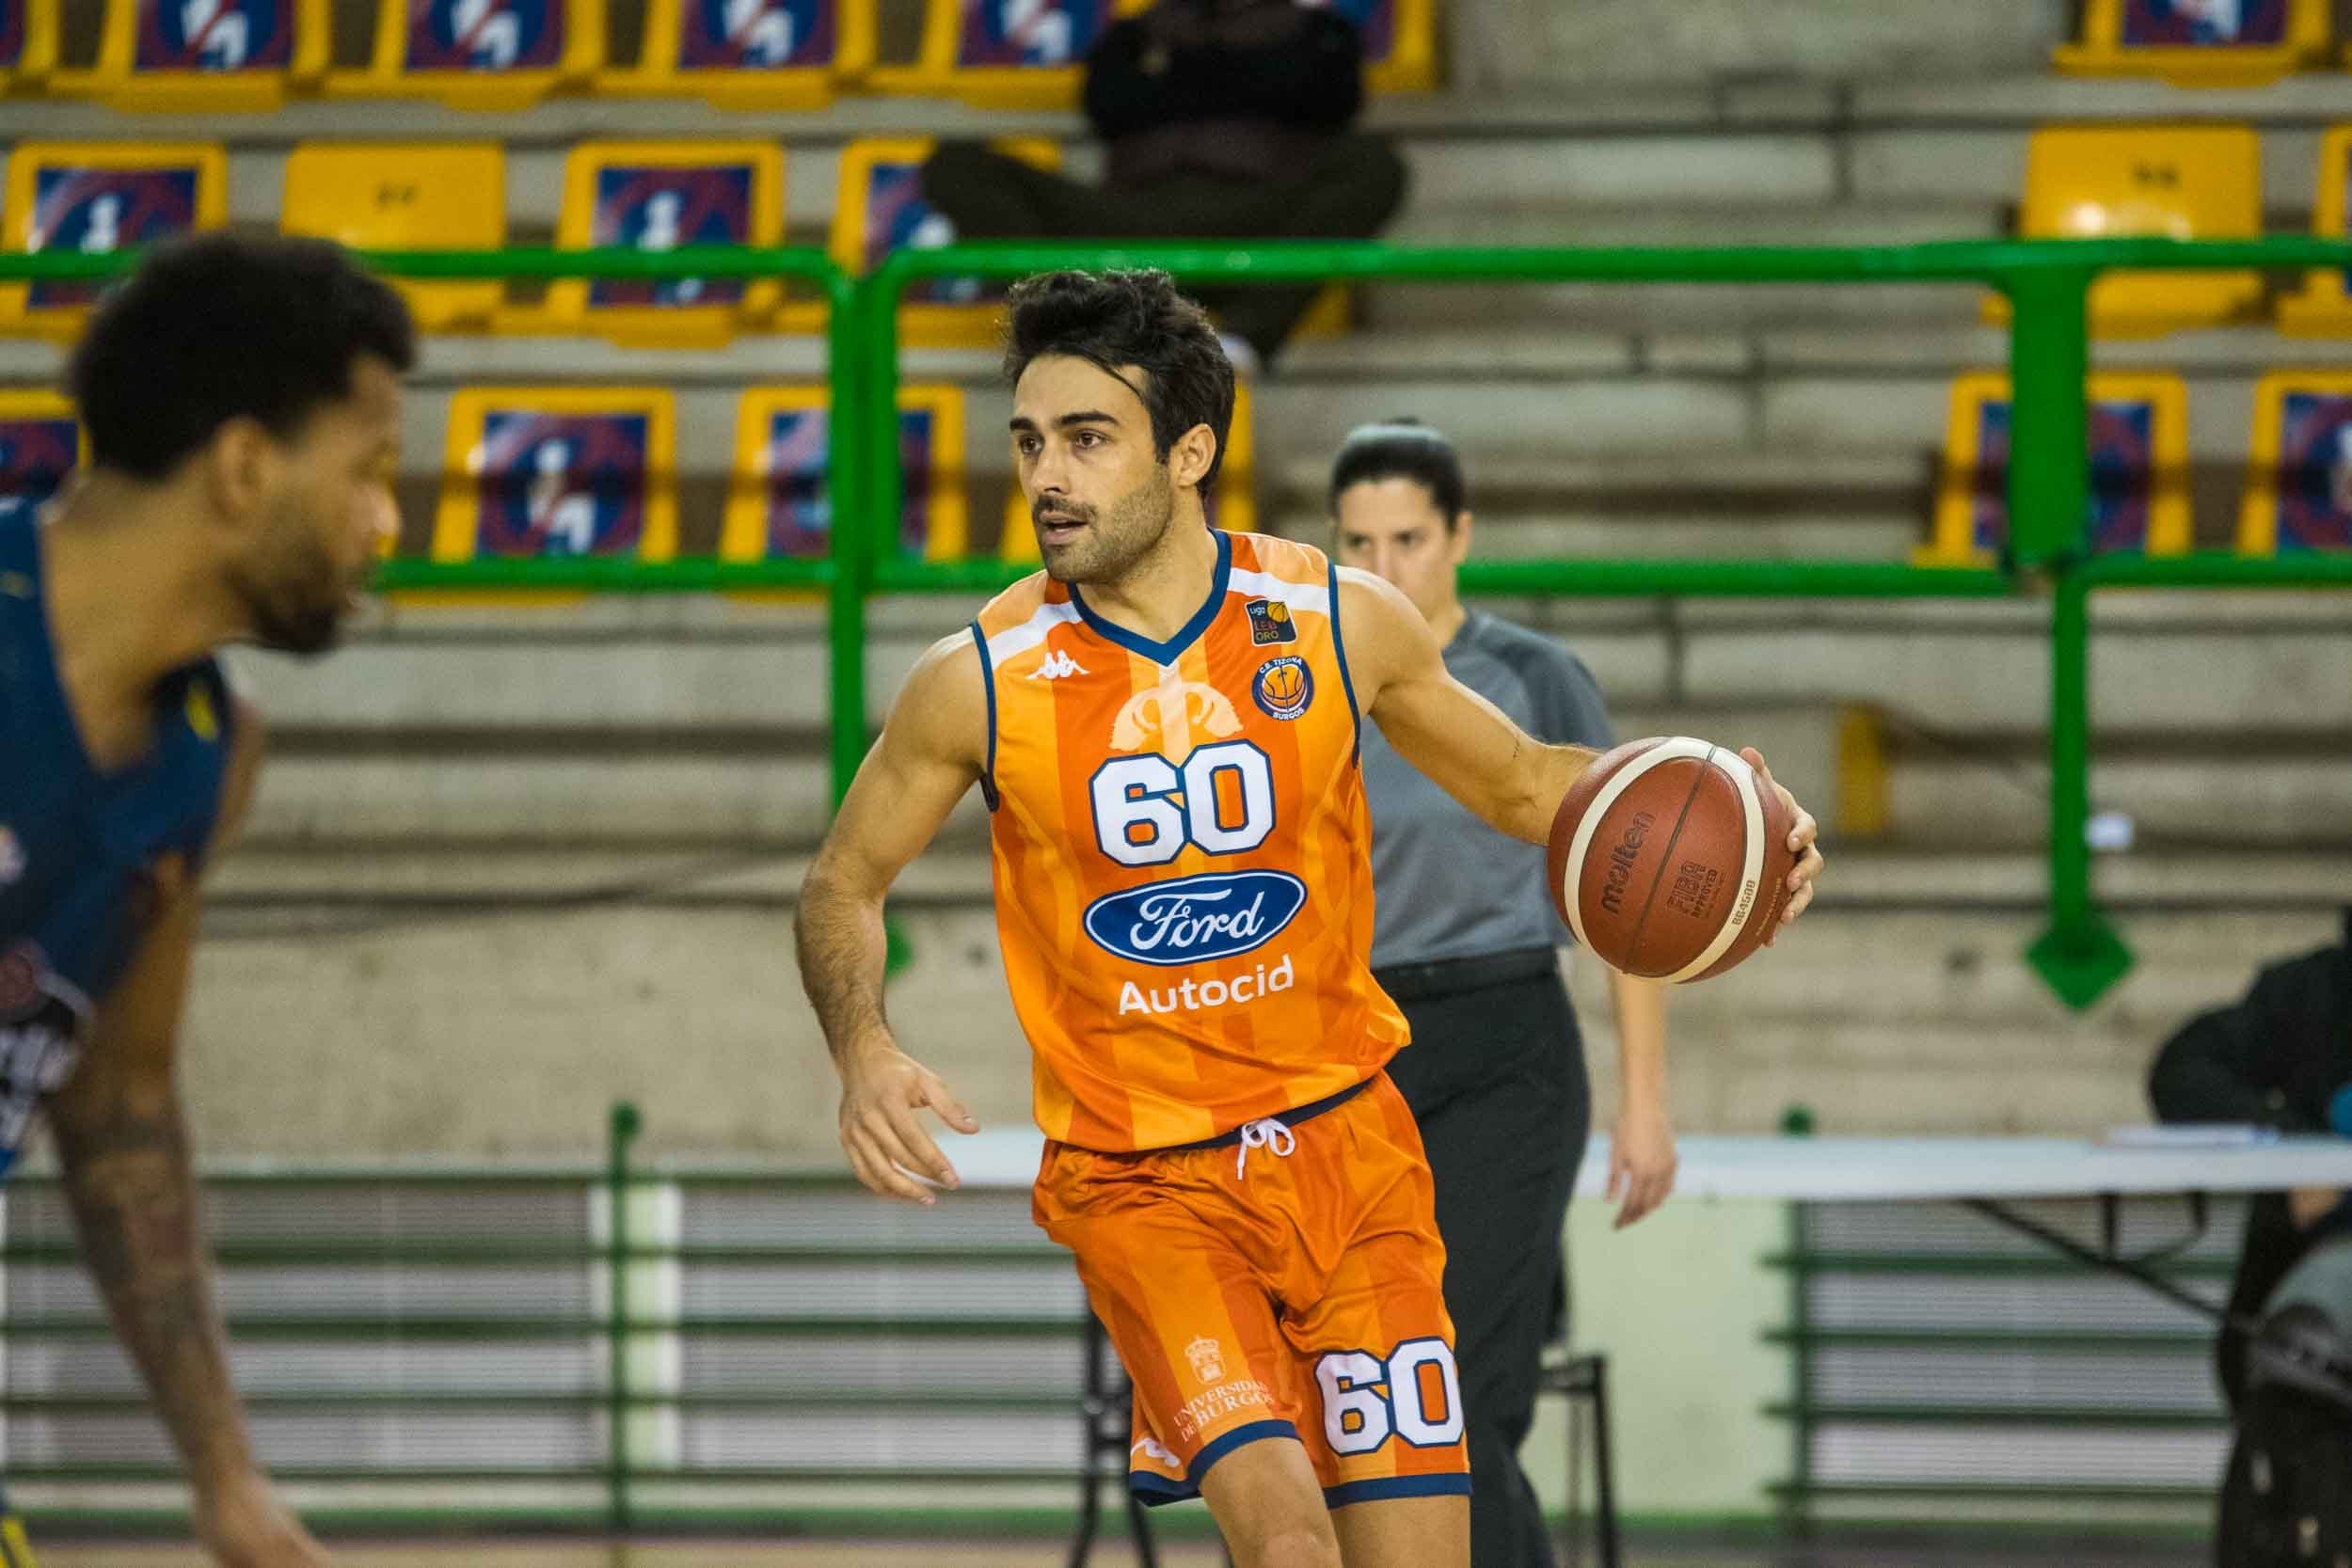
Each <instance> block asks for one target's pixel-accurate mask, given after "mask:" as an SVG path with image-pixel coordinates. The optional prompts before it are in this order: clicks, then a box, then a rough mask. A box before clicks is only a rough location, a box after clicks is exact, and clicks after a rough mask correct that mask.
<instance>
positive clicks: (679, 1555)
mask: <svg viewBox="0 0 2352 1568" xmlns="http://www.w3.org/2000/svg"><path fill="white" fill-rule="evenodd" d="M35 1546H36V1548H37V1550H38V1551H39V1552H40V1565H41V1568H209V1565H208V1563H207V1562H206V1560H205V1559H204V1558H203V1557H202V1556H201V1555H200V1554H199V1553H197V1552H196V1551H194V1550H193V1549H189V1548H183V1547H167V1546H154V1545H123V1544H105V1543H88V1544H72V1545H68V1544H63V1543H57V1544H43V1543H40V1542H36V1543H35ZM2210 1560H2211V1559H2210V1555H2209V1553H2208V1552H2207V1550H2206V1549H2205V1548H2204V1547H2203V1546H2202V1545H2201V1544H2198V1543H2196V1542H2190V1541H2184V1542H2179V1543H2177V1544H2165V1545H2160V1546H2151V1545H2149V1544H2145V1543H2136V1544H2131V1545H2129V1546H2122V1545H2086V1544H2082V1543H2079V1542H2073V1543H2052V1544H2026V1543H2019V1544H2010V1545H2001V1546H1985V1545H1981V1544H1979V1545H1973V1546H1970V1547H1967V1548H1964V1549H1963V1548H1945V1547H1936V1546H1924V1545H1920V1544H1867V1543H1852V1544H1835V1545H1815V1546H1809V1547H1786V1546H1746V1547H1706V1546H1694V1545H1675V1546H1666V1545H1660V1546H1644V1545H1642V1544H1638V1543H1637V1544H1629V1548H1628V1550H1627V1553H1626V1568H2202V1565H2203V1564H2204V1563H2206V1562H2208V1561H2210ZM334 1561H335V1568H459V1565H460V1564H463V1565H464V1568H1061V1564H1062V1562H1063V1548H1062V1547H1060V1546H1059V1545H1057V1544H1055V1543H1052V1542H1046V1541H1040V1542H1037V1543H1034V1544H1015V1543H1001V1542H999V1543H991V1544H986V1545H976V1546H961V1547H959V1546H951V1545H945V1544H941V1543H939V1542H935V1541H922V1542H896V1543H894V1542H876V1541H867V1542H859V1543H856V1544H821V1543H813V1542H803V1543H797V1544H790V1545H771V1544H763V1543H758V1542H751V1541H742V1542H727V1541H699V1542H692V1543H681V1544H649V1545H628V1546H617V1545H612V1544H607V1543H600V1542H552V1543H541V1544H485V1543H481V1542H456V1543H435V1544H398V1543H366V1544H363V1543H349V1544H335V1545H334ZM1135 1561H1136V1560H1135V1558H1134V1556H1133V1555H1132V1554H1131V1553H1129V1552H1128V1551H1127V1550H1126V1549H1125V1548H1124V1547H1123V1545H1121V1546H1113V1547H1110V1548H1108V1549H1103V1548H1098V1549H1097V1550H1096V1552H1095V1554H1094V1559H1093V1562H1094V1565H1095V1568H1135ZM1160 1562H1161V1564H1162V1565H1163V1568H1222V1564H1223V1562H1224V1559H1223V1558H1222V1557H1220V1556H1218V1555H1217V1554H1216V1552H1215V1550H1214V1549H1212V1548H1210V1547H1206V1546H1201V1545H1194V1544H1185V1545H1174V1544H1170V1545H1163V1546H1162V1547H1161V1549H1160ZM1584 1562H1585V1564H1586V1565H1587V1568H1590V1565H1591V1564H1592V1563H1593V1559H1592V1557H1591V1556H1590V1555H1589V1554H1588V1555H1587V1556H1586V1557H1585V1559H1584Z"/></svg>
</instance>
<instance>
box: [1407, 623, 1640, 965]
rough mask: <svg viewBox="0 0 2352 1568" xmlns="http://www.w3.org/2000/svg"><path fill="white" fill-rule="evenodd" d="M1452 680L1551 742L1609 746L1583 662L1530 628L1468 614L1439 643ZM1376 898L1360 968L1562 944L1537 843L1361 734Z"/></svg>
mask: <svg viewBox="0 0 2352 1568" xmlns="http://www.w3.org/2000/svg"><path fill="white" fill-rule="evenodd" d="M1445 667H1446V669H1447V671H1448V672H1450V673H1452V674H1453V676H1454V679H1455V680H1457V681H1460V682H1461V683H1462V684H1463V685H1464V686H1467V687H1469V688H1470V689H1471V690H1472V691H1475V692H1477V693H1478V694H1479V695H1480V696H1482V697H1484V698H1486V700H1487V701H1488V702H1490V703H1492V704H1494V705H1495V706H1497V707H1499V708H1501V709H1502V711H1503V712H1505V713H1507V714H1509V715H1510V716H1511V717H1512V719H1513V720H1514V721H1517V722H1518V726H1519V728H1521V729H1523V730H1525V731H1526V732H1527V733H1528V734H1530V735H1532V736H1534V737H1535V738H1536V739H1538V740H1541V741H1545V742H1548V743H1549V744H1551V745H1555V746H1557V745H1578V746H1591V747H1595V748H1597V749H1598V750H1602V751H1606V750H1607V749H1608V748H1610V747H1611V746H1613V745H1615V744H1616V739H1615V736H1613V734H1612V733H1611V730H1610V727H1609V711H1608V709H1607V708H1605V707H1604V706H1602V705H1601V700H1600V689H1599V688H1598V687H1597V686H1596V685H1594V684H1593V677H1592V673H1591V672H1589V671H1587V670H1586V669H1585V668H1584V664H1583V661H1582V660H1581V659H1580V658H1578V657H1576V656H1575V655H1574V654H1572V653H1570V652H1568V650H1567V649H1565V648H1564V647H1562V646H1561V645H1560V644H1559V643H1557V642H1555V641H1552V640H1551V639H1550V638H1549V637H1546V636H1544V635H1543V634H1541V633H1540V632H1533V631H1530V630H1528V629H1527V628H1526V627H1524V626H1513V625H1512V624H1511V623H1510V622H1508V621H1498V620H1496V619H1495V618H1494V617H1493V616H1491V615H1481V614H1479V613H1478V612H1477V611H1475V610H1472V611H1471V612H1470V614H1469V616H1468V617H1467V618H1466V619H1464V621H1463V622H1462V626H1461V629H1460V630H1459V631H1456V632H1455V633H1454V640H1453V641H1450V642H1448V643H1447V644H1446V646H1445ZM1363 746H1364V794H1365V796H1366V797H1367V798H1368V799H1369V800H1370V801H1371V804H1372V881H1373V889H1374V892H1375V896H1376V898H1377V900H1378V911H1379V912H1378V916H1377V918H1376V920H1375V924H1374V926H1373V937H1372V962H1373V966H1374V967H1375V968H1378V967H1380V966H1382V965H1385V964H1399V963H1426V962H1428V961H1430V960H1432V959H1435V958H1479V957H1482V956H1484V955H1486V954H1489V953H1508V952H1512V951H1515V950H1518V949H1522V948H1529V947H1561V946H1565V945H1566V944H1567V943H1568V942H1569V941H1570V940H1571V939H1570V937H1569V935H1568V929H1567V927H1566V926H1565V925H1564V924H1563V923H1562V922H1561V919H1560V916H1559V914H1558V913H1557V912H1556V911H1554V910H1553V909H1552V907H1551V895H1549V893H1547V892H1546V891H1545V887H1544V883H1545V879H1546V876H1547V875H1548V874H1547V872H1546V871H1545V869H1544V847H1543V846H1542V845H1540V844H1522V843H1521V842H1519V841H1518V839H1516V838H1511V837H1508V836H1507V835H1505V834H1502V833H1499V832H1495V830H1494V829H1492V828H1490V827H1488V826H1486V823H1484V822H1482V821H1480V820H1479V819H1478V818H1477V817H1475V816H1471V815H1470V812H1469V811H1468V810H1466V809H1465V808H1463V807H1462V806H1461V805H1459V804H1458V803H1456V802H1455V800H1454V797H1453V796H1451V795H1448V794H1447V793H1446V792H1445V791H1444V790H1442V789H1439V788H1438V786H1437V785H1436V784H1432V783H1430V782H1429V780H1428V778H1427V777H1426V776H1425V775H1424V774H1422V771H1421V770H1420V769H1419V768H1415V767H1414V766H1413V765H1412V764H1411V763H1409V762H1406V760H1405V759H1404V758H1403V757H1401V756H1399V755H1397V752H1396V749H1395V748H1394V747H1392V746H1391V745H1390V744H1389V742H1388V739H1387V737H1386V736H1382V735H1381V733H1380V726H1379V725H1378V724H1376V723H1375V724H1366V725H1365V726H1364V739H1363Z"/></svg>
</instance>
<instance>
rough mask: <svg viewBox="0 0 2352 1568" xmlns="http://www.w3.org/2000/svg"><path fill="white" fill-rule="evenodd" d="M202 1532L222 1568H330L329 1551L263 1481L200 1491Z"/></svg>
mask: <svg viewBox="0 0 2352 1568" xmlns="http://www.w3.org/2000/svg"><path fill="white" fill-rule="evenodd" d="M196 1531H197V1535H198V1537H199V1539H200V1540H202V1542H203V1543H204V1549H205V1550H206V1551H208V1552H210V1553H211V1554H212V1557H213V1560H214V1561H215V1562H217V1563H219V1564H220V1568H329V1564H328V1562H327V1559H326V1547H324V1546H322V1545H320V1544H318V1543H317V1542H316V1541H313V1540H312V1539H310V1531H309V1530H307V1529H304V1528H302V1521H300V1520H299V1519H296V1518H295V1517H294V1515H293V1514H292V1513H289V1512H288V1511H287V1509H286V1506H285V1505H284V1504H283V1503H281V1502H279V1501H278V1497H277V1494H276V1493H274V1492H272V1491H271V1490H270V1488H269V1484H268V1482H266V1481H262V1480H261V1479H260V1478H259V1477H256V1478H254V1479H253V1480H251V1481H245V1482H241V1483H238V1484H234V1485H230V1486H224V1487H220V1488H217V1489H215V1490H214V1491H212V1492H210V1493H199V1495H198V1497H197V1499H196Z"/></svg>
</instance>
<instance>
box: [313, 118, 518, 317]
mask: <svg viewBox="0 0 2352 1568" xmlns="http://www.w3.org/2000/svg"><path fill="white" fill-rule="evenodd" d="M279 224H280V226H281V227H282V228H283V229H284V230H285V231H286V232H287V233H289V234H315V235H319V236H321V237H322V238H325V239H330V240H334V241H336V242H337V243H338V244H342V245H351V246H353V247H354V248H357V249H361V250H495V249H497V248H498V247H499V246H501V245H504V244H505V243H506V150H505V148H504V146H503V145H502V144H501V143H499V142H433V143H383V142H356V143H334V142H303V143H301V144H299V145H298V146H296V147H295V148H294V152H293V153H292V155H290V156H289V157H288V158H287V160H286V194H285V203H284V206H283V209H282V211H281V214H280V216H279ZM395 281H396V283H397V284H398V287H399V289H400V292H401V293H402V294H404V295H405V296H406V298H407V301H408V308H409V309H410V310H411V311H413V312H414V313H415V315H416V318H417V325H419V326H420V327H421V328H423V329H424V330H425V331H427V332H478V331H482V330H485V329H486V328H487V327H488V326H489V325H490V323H491V320H492V318H493V317H495V316H496V315H497V314H498V309H499V304H500V301H501V299H502V298H504V296H505V285H504V284H502V283H501V282H500V281H499V280H498V279H497V278H485V279H481V280H479V281H473V280H469V281H466V282H462V283H417V282H410V281H407V280H405V279H396V280H395Z"/></svg>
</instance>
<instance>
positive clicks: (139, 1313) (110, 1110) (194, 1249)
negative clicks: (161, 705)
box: [48, 704, 326, 1568]
mask: <svg viewBox="0 0 2352 1568" xmlns="http://www.w3.org/2000/svg"><path fill="white" fill-rule="evenodd" d="M234 733H235V735H236V736H237V742H236V744H237V753H236V757H235V759H234V761H233V762H232V765H231V768H230V781H229V788H228V800H227V804H226V807H225V809H224V811H223V812H222V816H221V827H220V829H219V830H218V831H217V832H216V833H215V841H214V844H213V846H212V848H211V850H210V853H209V855H208V861H209V860H217V858H218V857H219V855H220V854H221V852H222V851H223V850H224V849H225V848H226V847H227V846H228V843H229V841H230V838H231V837H233V835H234V832H235V830H236V827H237V824H238V822H239V821H240V820H241V819H242V817H243V815H244V807H245V804H246V800H249V799H250V796H251V793H252V785H253V780H254V777H255V775H256V773H257V772H258V768H259V757H260V739H261V732H260V724H259V721H257V720H256V718H255V717H254V715H253V713H252V711H251V710H250V709H249V708H246V706H245V705H243V704H240V705H238V717H237V722H236V725H235V729H234ZM198 910H199V898H198V895H197V892H196V890H195V889H194V888H183V889H181V890H179V891H178V893H177V895H175V896H173V897H172V898H171V900H170V902H169V903H168V904H167V906H166V907H165V908H164V909H163V911H161V912H160V913H159V915H158V916H157V918H156V921H155V924H154V925H153V926H151V927H149V929H148V933H147V936H146V938H145V939H144V941H143V942H141V945H140V948H139V951H138V954H137V956H136V957H135V958H134V959H133V960H132V963H131V967H130V968H129V969H128V970H127V971H125V973H124V974H123V977H122V979H121V981H120V982H119V984H118V985H117V986H116V987H115V990H113V992H112V993H111V994H109V995H108V996H107V998H106V999H105V1001H104V1002H103V1004H102V1005H101V1006H100V1007H99V1009H98V1013H97V1016H96V1017H95V1018H94V1019H93V1020H92V1021H91V1024H90V1029H89V1036H88V1039H87V1042H86V1045H85V1049H84V1051H83V1053H82V1062H81V1066H80V1068H79V1069H77V1070H76V1071H75V1072H74V1074H73V1076H72V1078H70V1079H69V1080H67V1082H66V1084H65V1085H64V1086H63V1087H61V1088H60V1089H59V1090H58V1091H57V1092H56V1094H55V1095H54V1096H52V1097H51V1099H50V1101H49V1105H48V1115H49V1122H50V1130H51V1132H53V1133H54V1134H55V1135H56V1140H57V1155H58V1160H59V1163H60V1164H61V1165H62V1167H63V1174H64V1184H65V1192H66V1198H67V1201H68V1203H69V1204H70V1205H71V1206H72V1211H73V1220H74V1226H75V1227H76V1229H77V1230H78V1231H79V1232H80V1235H81V1241H82V1259H83V1262H84V1264H85V1265H86V1266H87V1268H88V1270H89V1272H90V1276H91V1278H92V1279H93V1280H94V1281H95V1282H96V1283H97V1286H98V1289H99V1293H100V1294H101V1295H102V1296H103V1297H104V1299H105V1302H106V1307H107V1310H108V1311H109V1312H110V1313H111V1314H112V1316H113V1318H114V1324H115V1333H116V1334H117V1336H118V1337H119V1338H120V1339H121V1340H122V1344H123V1348H124V1349H125V1350H127V1351H128V1352H129V1353H130V1355H131V1359H132V1360H133V1361H134V1362H135V1363H136V1365H137V1366H138V1369H139V1371H140V1373H141V1375H142V1376H143V1377H144V1378H145V1379H146V1381H147V1386H148V1390H149V1392H150V1394H151V1396H152V1398H153V1400H154V1402H155V1409H156V1412H157V1414H158V1415H160V1416H161V1417H162V1418H163V1421H164V1425H165V1426H166V1427H167V1428H168V1429H169V1431H170V1433H171V1437H172V1441H173V1442H174V1443H175V1444H176V1445H177V1446H178V1448H179V1450H180V1454H181V1457H182V1459H183V1461H184V1462H185V1464H186V1465H187V1468H188V1478H189V1481H190V1484H191V1486H192V1488H193V1490H194V1492H195V1497H196V1513H197V1528H198V1531H199V1534H200V1535H201V1536H202V1538H203V1541H204V1544H205V1545H206V1546H207V1547H208V1548H209V1549H210V1550H211V1552H212V1554H213V1556H214V1557H215V1560H218V1561H219V1562H222V1563H224V1564H228V1565H230V1568H325V1564H326V1554H325V1552H324V1551H323V1550H321V1548H320V1547H319V1544H318V1543H317V1542H315V1541H313V1540H312V1539H311V1538H310V1535H309V1534H308V1533H306V1532H305V1531H304V1530H303V1528H302V1527H301V1525H299V1524H298V1523H296V1522H295V1520H294V1515H293V1514H291V1513H288V1512H287V1511H286V1510H285V1508H284V1507H283V1506H282V1505H281V1504H279V1503H278V1500H277V1497H276V1496H275V1494H274V1493H273V1492H272V1491H271V1490H270V1487H269V1483H268V1482H267V1481H265V1480H264V1479H263V1477H262V1472H261V1469H260V1467H259V1465H257V1464H256V1462H255V1460H254V1456H253V1444H252V1439H251V1437H250V1435H249V1434H248V1433H247V1431H246V1419H245V1412H244V1410H243V1409H242V1407H241V1406H240V1405H239V1403H238V1402H237V1396H236V1390H235V1388H234V1387H233V1386H231V1384H230V1377H229V1351H228V1345H227V1339H226V1335H225V1333H224V1331H223V1329H222V1326H221V1320H220V1313H219V1311H218V1309H217V1308H216V1307H215V1304H214V1298H213V1283H212V1275H213V1265H212V1259H211V1256H210V1249H209V1248H208V1247H207V1245H206V1243H205V1237H204V1227H203V1222H202V1214H201V1209H200V1207H199V1199H198V1195H197V1191H196V1180H195V1177H194V1174H193V1172H192V1170H191V1168H190V1164H189V1159H188V1139H187V1132H186V1127H185V1124H184V1122H183V1118H182V1116H181V1112H180V1096H179V1088H178V1084H177V1073H176V1070H175V1063H176V1058H177V1055H178V1042H179V1032H180V1015H181V1008H182V1003H183V999H184V997H185V995H186V992H187V982H188V969H189V963H190V959H191V957H192V955H193V953H194V951H195V946H196V931H197V924H198Z"/></svg>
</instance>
